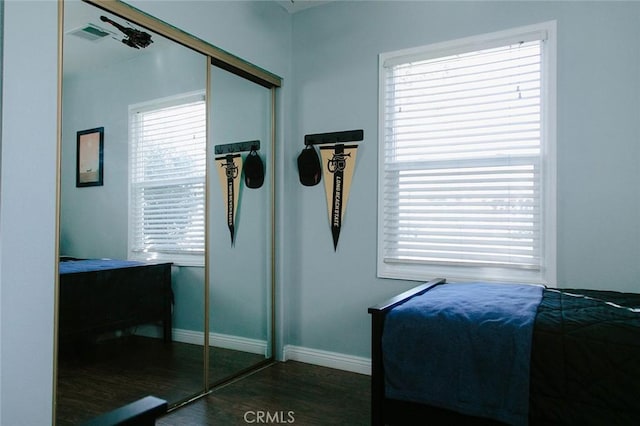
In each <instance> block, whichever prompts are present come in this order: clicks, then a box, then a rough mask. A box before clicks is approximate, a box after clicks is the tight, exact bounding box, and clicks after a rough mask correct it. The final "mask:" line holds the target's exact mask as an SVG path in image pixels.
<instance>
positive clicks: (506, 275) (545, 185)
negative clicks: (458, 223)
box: [377, 21, 557, 287]
mask: <svg viewBox="0 0 640 426" xmlns="http://www.w3.org/2000/svg"><path fill="white" fill-rule="evenodd" d="M523 38H527V39H530V40H533V39H540V40H544V42H543V47H542V49H541V55H542V56H541V65H542V68H541V81H542V91H541V95H540V96H541V115H540V118H541V133H540V136H541V153H540V159H541V173H542V179H541V182H540V184H541V214H542V217H541V234H542V235H541V236H540V237H541V238H542V242H541V267H540V269H539V270H519V269H508V268H500V267H479V266H478V267H470V266H452V265H444V264H442V265H437V264H419V263H409V262H406V263H397V262H385V259H384V237H385V235H384V222H385V217H384V205H383V200H384V196H383V195H384V173H385V155H384V148H385V140H384V139H385V128H384V126H385V77H386V72H385V64H387V65H388V64H400V63H407V62H411V61H416V60H425V59H431V58H437V57H445V56H449V55H453V54H460V53H467V52H471V51H478V50H483V49H488V48H492V47H498V46H503V45H509V44H512V43H517V42H519V41H522V39H523ZM378 95H379V97H378V99H379V101H378V104H379V105H378V106H379V119H378V125H379V128H378V149H379V151H378V241H377V275H378V277H380V278H393V279H405V280H416V281H426V280H429V279H431V278H435V277H444V278H447V279H448V280H449V281H473V280H484V281H495V282H525V283H538V284H544V285H547V286H550V287H555V286H556V285H557V267H556V262H557V261H556V203H557V201H556V21H549V22H543V23H540V24H535V25H529V26H524V27H518V28H514V29H510V30H506V31H499V32H494V33H490V34H484V35H478V36H472V37H466V38H462V39H458V40H453V41H447V42H443V43H436V44H431V45H427V46H421V47H417V48H411V49H405V50H400V51H394V52H388V53H382V54H380V55H379V93H378Z"/></svg>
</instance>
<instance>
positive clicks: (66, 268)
mask: <svg viewBox="0 0 640 426" xmlns="http://www.w3.org/2000/svg"><path fill="white" fill-rule="evenodd" d="M139 265H144V263H142V262H136V261H133V260H115V259H83V260H68V261H66V262H60V274H71V273H74V272H89V271H102V270H105V269H118V268H127V267H130V266H139Z"/></svg>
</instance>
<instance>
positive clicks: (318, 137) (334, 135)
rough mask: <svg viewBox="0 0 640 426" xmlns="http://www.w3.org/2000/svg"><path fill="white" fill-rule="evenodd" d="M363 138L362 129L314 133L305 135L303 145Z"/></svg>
mask: <svg viewBox="0 0 640 426" xmlns="http://www.w3.org/2000/svg"><path fill="white" fill-rule="evenodd" d="M363 139H364V130H362V129H360V130H347V131H344V132H331V133H316V134H315V135H305V136H304V144H305V145H320V144H325V143H344V142H356V141H361V140H363Z"/></svg>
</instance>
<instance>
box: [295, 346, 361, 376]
mask: <svg viewBox="0 0 640 426" xmlns="http://www.w3.org/2000/svg"><path fill="white" fill-rule="evenodd" d="M283 359H284V360H285V361H288V360H291V361H300V362H305V363H307V364H314V365H320V366H322V367H329V368H335V369H338V370H344V371H350V372H352V373H360V374H366V375H369V376H370V375H371V359H369V358H364V357H359V356H353V355H345V354H341V353H338V352H328V351H321V350H318V349H311V348H304V347H301V346H293V345H285V347H284V350H283Z"/></svg>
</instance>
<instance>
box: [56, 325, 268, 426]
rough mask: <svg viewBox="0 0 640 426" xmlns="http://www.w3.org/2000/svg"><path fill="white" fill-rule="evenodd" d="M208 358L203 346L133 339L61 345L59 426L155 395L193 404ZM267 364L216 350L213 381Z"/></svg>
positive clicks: (258, 357)
mask: <svg viewBox="0 0 640 426" xmlns="http://www.w3.org/2000/svg"><path fill="white" fill-rule="evenodd" d="M203 359H204V358H203V350H202V346H200V345H190V344H185V343H178V342H171V343H169V344H166V343H164V342H163V341H162V340H161V339H151V338H145V337H140V336H133V335H131V336H126V337H123V338H119V339H112V340H107V341H104V342H100V343H95V342H93V343H83V342H74V344H71V345H61V347H60V353H59V356H58V369H57V373H58V377H57V389H56V424H57V425H58V426H67V425H78V424H81V423H83V422H85V421H87V420H89V419H91V418H93V417H95V416H97V415H99V414H102V413H105V412H107V411H110V410H113V409H115V408H118V407H120V406H123V405H126V404H129V403H131V402H133V401H136V400H138V399H140V398H143V397H145V396H147V395H150V394H151V395H153V396H156V397H158V398H161V399H164V400H166V401H168V402H169V405H170V406H171V405H175V404H176V403H178V402H181V401H185V400H188V399H190V398H191V397H193V396H194V395H196V394H198V393H201V391H202V390H203V389H204V388H205V386H204V373H203V371H204V361H203ZM262 361H264V357H263V356H261V355H256V354H251V353H245V352H238V351H231V350H228V349H221V348H215V347H212V348H211V350H210V365H211V367H210V378H209V382H210V383H216V382H218V381H220V380H223V379H225V378H228V377H229V376H231V375H232V374H234V373H235V372H238V371H241V370H244V369H246V368H247V367H249V366H251V365H255V364H257V363H259V362H262Z"/></svg>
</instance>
